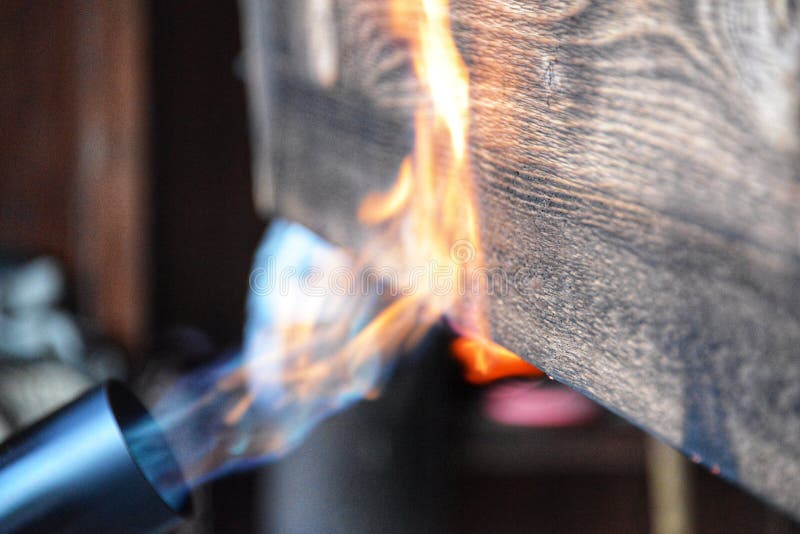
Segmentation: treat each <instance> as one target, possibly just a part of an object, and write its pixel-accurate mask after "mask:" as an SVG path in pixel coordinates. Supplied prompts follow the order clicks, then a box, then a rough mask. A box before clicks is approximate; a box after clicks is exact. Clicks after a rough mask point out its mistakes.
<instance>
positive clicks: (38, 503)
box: [0, 382, 191, 533]
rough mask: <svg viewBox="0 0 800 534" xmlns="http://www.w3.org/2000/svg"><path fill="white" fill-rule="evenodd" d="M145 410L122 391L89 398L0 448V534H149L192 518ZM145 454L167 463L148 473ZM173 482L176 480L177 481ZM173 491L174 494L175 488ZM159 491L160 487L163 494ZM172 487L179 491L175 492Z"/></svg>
mask: <svg viewBox="0 0 800 534" xmlns="http://www.w3.org/2000/svg"><path fill="white" fill-rule="evenodd" d="M142 425H146V426H148V427H149V428H155V422H154V421H153V420H152V418H151V417H150V415H149V414H148V412H147V410H145V408H144V407H143V406H142V405H141V403H140V402H139V401H138V400H137V399H136V397H134V396H133V394H131V393H130V392H129V391H128V390H127V389H125V387H124V386H122V385H121V384H119V383H117V382H109V383H107V384H105V385H103V386H99V387H97V388H95V389H93V390H90V391H89V392H87V393H86V394H84V395H83V396H82V397H80V398H78V399H77V400H75V401H73V402H72V403H70V404H68V405H66V406H65V407H63V408H61V409H60V410H58V411H56V412H55V413H53V414H51V415H50V416H48V417H46V418H45V419H43V420H41V421H39V422H38V423H36V424H34V425H33V426H32V427H30V428H28V429H27V430H25V431H23V432H21V433H19V434H17V435H16V436H13V437H12V438H11V439H9V440H8V441H6V442H5V443H4V444H2V446H0V531H2V532H15V533H16V532H56V531H57V532H152V531H159V530H164V529H167V528H169V527H171V526H174V525H175V524H177V523H179V522H180V521H181V518H182V517H183V516H185V515H187V514H188V513H189V512H190V510H191V497H190V492H189V490H188V488H187V486H186V484H185V483H184V482H183V480H182V479H181V478H178V479H177V482H176V481H175V478H174V477H175V476H176V474H178V473H179V469H178V466H177V463H176V462H175V460H174V458H173V456H172V453H171V451H170V450H169V448H168V446H167V444H166V441H165V440H164V439H163V437H162V435H161V434H160V433H159V432H152V431H148V432H147V433H146V435H147V439H148V443H147V446H146V447H141V446H140V444H139V445H137V446H133V444H132V438H131V435H132V434H131V433H132V432H135V431H136V430H137V429H140V428H142ZM140 450H142V451H150V452H153V451H154V452H155V453H157V454H159V455H160V458H161V459H160V460H159V462H161V463H160V464H159V465H162V466H163V465H164V464H163V462H164V458H166V459H167V461H169V462H171V466H170V469H168V471H169V472H170V474H169V477H167V479H169V478H170V477H172V478H171V484H170V486H168V487H167V486H166V484H165V483H164V480H165V479H164V477H163V475H164V473H154V472H148V471H152V469H151V468H150V467H148V466H151V465H153V462H151V461H149V460H148V459H143V458H138V457H137V451H140ZM177 476H178V477H179V475H177ZM176 484H177V486H176ZM162 486H163V487H162ZM176 487H177V488H178V489H177V490H176Z"/></svg>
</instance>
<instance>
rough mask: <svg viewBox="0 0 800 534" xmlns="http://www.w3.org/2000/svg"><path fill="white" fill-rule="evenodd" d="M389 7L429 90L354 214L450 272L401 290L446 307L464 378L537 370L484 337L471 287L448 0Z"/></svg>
mask: <svg viewBox="0 0 800 534" xmlns="http://www.w3.org/2000/svg"><path fill="white" fill-rule="evenodd" d="M390 17H391V19H390V20H391V25H392V30H393V31H394V32H395V34H396V35H397V36H398V37H400V38H401V39H404V40H406V41H407V42H408V43H409V45H410V49H411V57H412V61H413V65H414V71H415V73H416V76H417V79H418V80H419V83H420V86H421V88H422V90H423V92H424V93H425V94H426V95H427V96H428V97H429V100H427V101H424V102H421V103H420V104H419V105H418V106H417V109H416V111H415V114H414V121H415V127H416V138H415V144H414V151H413V153H412V154H411V155H409V156H408V157H407V158H406V159H405V160H404V161H403V163H402V165H401V167H400V172H399V174H398V178H397V182H396V183H395V186H394V187H393V188H392V189H391V190H390V191H389V192H387V193H385V194H372V195H369V196H367V198H366V199H365V200H364V202H363V203H362V205H361V208H360V210H359V218H360V220H361V221H362V222H363V223H365V224H370V225H383V231H382V232H380V233H379V234H378V237H377V239H378V240H379V241H380V245H383V246H380V245H379V246H378V247H377V249H383V248H385V244H386V243H400V244H401V245H400V249H401V250H399V251H398V253H399V254H400V258H399V260H400V264H402V265H406V266H420V265H431V264H433V265H436V266H437V268H441V267H445V269H443V270H444V271H446V272H449V273H450V274H451V278H452V280H451V282H452V286H453V287H452V291H450V292H448V293H443V292H441V291H435V288H432V287H428V288H427V289H428V291H427V292H424V291H422V292H420V291H419V290H417V292H416V294H414V295H411V296H409V297H407V298H411V299H414V300H417V301H420V302H422V305H423V306H424V308H425V309H426V310H427V313H426V314H425V316H427V317H438V316H440V315H442V314H446V315H448V317H450V319H451V322H452V324H453V325H454V326H455V328H456V329H457V331H458V332H459V334H460V335H461V338H459V339H458V340H457V341H456V342H455V343H453V347H452V349H453V352H454V354H455V355H456V356H457V357H458V358H459V360H461V362H462V363H463V364H464V365H465V368H466V377H467V379H468V380H470V381H473V382H486V381H490V380H494V379H497V378H501V377H504V376H509V375H536V374H541V373H540V372H539V371H538V370H537V369H536V368H535V367H533V366H531V365H530V364H528V363H527V362H525V361H524V360H522V359H521V358H520V357H519V356H517V355H516V354H514V353H512V352H510V351H508V350H507V349H504V348H502V347H500V346H498V345H496V344H494V343H492V342H491V341H490V340H489V328H488V324H487V321H486V317H485V313H484V310H483V304H484V303H483V298H482V291H481V288H479V287H475V281H476V278H477V277H476V276H475V275H476V274H479V273H480V271H481V269H482V268H483V257H482V254H481V246H480V235H479V219H478V213H477V207H476V206H477V203H476V200H475V191H474V184H473V182H472V174H471V172H470V163H469V152H468V134H469V111H470V107H469V73H468V71H467V68H466V65H465V64H464V62H463V60H462V58H461V55H460V54H459V52H458V49H457V48H456V44H455V42H454V40H453V36H452V32H451V28H450V17H449V3H448V1H447V0H391V3H390ZM375 248H376V247H370V248H369V249H367V250H370V249H375ZM470 282H471V283H470ZM398 305H400V303H398Z"/></svg>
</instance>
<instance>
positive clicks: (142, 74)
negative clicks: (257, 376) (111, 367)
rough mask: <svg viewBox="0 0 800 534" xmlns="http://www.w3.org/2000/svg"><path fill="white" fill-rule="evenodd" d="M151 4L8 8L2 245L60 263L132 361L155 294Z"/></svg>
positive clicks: (3, 49) (0, 42)
mask: <svg viewBox="0 0 800 534" xmlns="http://www.w3.org/2000/svg"><path fill="white" fill-rule="evenodd" d="M146 14H147V11H146V4H144V3H142V2H139V1H136V0H114V1H111V2H94V1H89V0H86V1H81V2H74V3H63V2H59V3H53V2H24V1H15V0H14V1H9V2H3V3H2V6H0V25H2V28H0V71H1V72H2V78H1V79H0V102H2V105H0V113H2V117H1V118H0V124H2V128H0V153H2V158H0V243H2V245H3V246H4V247H9V248H16V249H20V250H21V251H22V252H23V253H26V254H51V255H54V256H55V257H57V258H58V259H60V260H61V261H62V262H63V263H64V265H65V266H66V269H67V271H68V273H69V274H70V275H71V276H70V278H71V279H73V280H74V281H75V282H76V294H77V296H78V304H79V311H80V312H81V313H82V314H83V315H84V316H86V317H89V318H90V319H93V320H95V321H96V323H97V324H98V326H99V327H100V328H101V329H102V330H104V331H105V332H106V333H108V334H110V335H111V336H112V337H114V338H115V339H117V340H118V341H120V342H121V343H123V344H124V345H125V346H126V347H127V348H129V349H136V348H138V347H140V346H141V345H142V343H143V342H144V340H145V337H146V335H145V327H146V323H147V308H148V304H147V301H148V283H147V274H146V272H145V271H146V269H147V268H148V265H147V264H148V262H147V254H148V249H147V246H146V245H147V219H148V216H147V214H148V209H147V205H148V198H147V197H148V195H147V188H148V182H149V176H148V172H147V162H148V156H147V152H148V148H147V132H146V130H147V103H148V91H147V85H148V81H147V73H148V67H147V59H146V56H147V33H146V22H145V20H144V18H145V16H146Z"/></svg>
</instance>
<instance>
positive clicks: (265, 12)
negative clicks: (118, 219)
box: [242, 0, 800, 517]
mask: <svg viewBox="0 0 800 534" xmlns="http://www.w3.org/2000/svg"><path fill="white" fill-rule="evenodd" d="M387 4H388V2H384V1H378V0H338V1H334V0H304V1H293V0H292V1H289V0H282V1H278V2H270V1H268V0H243V2H242V7H243V9H242V11H243V28H244V31H245V48H246V65H247V76H248V84H249V89H250V99H251V109H252V111H253V117H252V118H253V130H254V138H255V141H256V154H255V159H256V173H257V192H258V198H259V199H260V203H261V207H262V209H264V210H265V211H267V212H272V211H277V212H278V213H281V214H282V215H285V216H287V217H289V218H292V219H295V220H298V221H300V222H303V223H305V224H306V225H308V226H310V227H311V228H313V229H315V230H317V231H319V232H321V233H322V234H323V235H325V236H326V237H328V238H329V239H332V240H334V241H337V242H339V243H342V244H344V245H357V244H358V241H359V239H360V236H361V232H362V230H361V229H360V227H359V225H358V224H357V223H356V221H355V212H356V207H357V206H358V204H359V202H360V200H361V198H362V196H363V195H364V194H365V193H366V192H367V191H370V190H376V189H385V188H386V187H387V186H388V185H389V184H390V183H391V182H392V181H393V179H394V175H395V173H396V170H397V167H398V165H399V162H400V159H401V158H402V157H403V155H404V154H405V153H406V152H407V151H408V149H409V146H410V142H411V136H412V135H413V132H412V130H411V128H410V120H409V116H410V111H411V109H412V108H413V102H414V98H416V97H415V90H414V81H413V77H412V76H411V74H410V73H411V71H410V68H409V65H408V54H407V52H406V50H405V49H404V46H403V43H402V42H398V41H396V40H393V39H392V37H391V33H390V31H389V28H388V13H387ZM451 4H452V5H451V14H452V22H453V31H454V34H455V36H456V40H457V42H458V45H459V48H460V50H461V53H462V55H463V56H464V58H465V61H466V62H467V65H468V67H469V71H470V75H471V82H470V87H471V91H472V94H471V96H472V128H471V139H470V146H471V158H472V164H473V169H474V173H475V179H476V182H477V184H478V197H479V201H480V208H481V215H482V221H483V222H482V237H483V241H484V246H485V252H486V255H487V257H488V259H489V264H490V266H499V267H502V268H503V269H505V270H506V272H508V273H511V274H513V278H512V280H513V284H511V288H510V290H509V291H506V292H503V294H499V295H494V296H492V298H491V323H492V327H493V334H494V337H495V339H496V340H497V341H499V342H501V343H502V344H504V345H506V346H508V347H509V348H511V349H512V350H514V351H516V352H517V353H519V354H520V355H522V356H523V357H525V358H527V359H529V360H530V361H532V362H533V363H535V364H536V365H537V366H539V367H541V368H542V369H544V370H545V371H546V372H547V373H549V374H551V375H553V376H554V377H555V378H557V379H558V380H560V381H563V382H564V383H567V384H569V385H571V386H573V387H575V388H576V389H578V390H580V391H582V392H584V393H586V394H587V395H589V396H591V397H593V398H595V399H597V400H598V401H600V402H601V403H602V404H604V405H606V406H608V407H610V408H611V409H612V410H614V411H616V412H618V413H620V414H622V415H624V416H625V417H627V418H628V419H630V420H632V421H633V422H635V423H636V424H638V425H640V426H642V427H644V428H646V429H647V430H649V431H650V432H652V433H654V434H656V435H658V436H660V437H662V438H663V439H665V440H666V441H668V442H669V443H671V444H673V445H675V446H678V447H680V448H681V449H682V450H683V451H685V452H686V453H687V454H689V455H693V456H695V457H696V458H699V459H700V460H701V461H702V462H703V463H705V464H706V465H707V466H708V467H710V468H713V469H714V471H716V470H717V469H718V470H719V471H720V472H721V474H722V475H723V476H725V477H728V478H730V479H733V480H736V481H738V482H739V483H741V484H742V485H744V486H745V487H747V488H749V489H750V490H751V491H753V492H755V493H757V494H759V495H761V496H762V497H764V498H766V499H768V500H770V501H772V502H773V503H776V504H777V505H779V506H780V507H782V508H783V509H785V510H787V511H789V512H790V513H791V514H793V515H794V516H795V517H800V352H799V349H798V347H800V233H799V232H800V188H799V185H800V182H799V181H798V180H799V179H800V126H799V125H800V122H799V121H800V115H798V109H799V108H798V96H799V95H800V89H799V86H800V83H799V81H798V80H799V79H800V74H799V71H798V67H799V66H800V18H799V17H798V12H797V6H796V3H795V2H790V1H788V0H753V1H749V0H748V1H745V0H740V1H733V2H731V1H723V0H699V1H679V2H676V1H655V0H653V1H646V2H641V1H634V0H608V1H590V0H575V1H567V0H547V1H539V2H534V1H528V2H525V1H512V0H505V1H501V0H453V1H452V2H451Z"/></svg>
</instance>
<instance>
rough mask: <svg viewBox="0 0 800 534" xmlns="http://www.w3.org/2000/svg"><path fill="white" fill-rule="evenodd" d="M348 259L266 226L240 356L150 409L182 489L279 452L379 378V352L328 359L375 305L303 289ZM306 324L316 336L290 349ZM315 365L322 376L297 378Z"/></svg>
mask: <svg viewBox="0 0 800 534" xmlns="http://www.w3.org/2000/svg"><path fill="white" fill-rule="evenodd" d="M349 262H350V259H349V256H348V255H347V254H346V253H345V252H344V251H343V250H341V249H338V248H336V247H334V246H332V245H330V244H329V243H327V242H326V241H324V240H323V239H321V238H320V237H318V236H317V235H315V234H314V233H313V232H311V231H310V230H308V229H306V228H305V227H303V226H300V225H298V224H294V223H289V222H287V221H283V220H276V221H275V222H273V223H272V225H271V226H270V228H269V230H268V231H267V232H266V234H265V236H264V239H263V240H262V242H261V244H260V246H259V248H258V251H257V252H256V254H255V259H254V263H253V269H252V271H251V277H250V291H249V295H248V299H247V307H246V310H247V319H246V324H245V328H244V342H243V345H242V348H241V350H240V351H238V352H236V353H233V354H229V355H226V357H224V358H222V359H221V360H219V361H218V362H216V363H215V364H213V365H210V366H207V367H204V368H201V369H199V370H197V371H194V372H192V373H190V374H189V375H187V376H184V377H183V378H181V379H180V380H179V381H178V382H177V383H176V384H175V385H174V386H173V387H171V388H170V389H169V390H168V391H167V392H166V393H165V394H163V395H162V397H161V399H160V400H159V402H158V403H157V405H156V406H155V407H154V409H153V410H152V411H153V415H154V417H155V419H156V420H157V421H158V424H159V426H160V427H161V429H162V430H163V432H164V433H165V435H166V437H167V440H168V441H169V442H170V445H171V447H172V448H173V449H174V452H175V456H176V457H177V459H178V462H179V463H180V465H181V468H182V470H183V471H184V474H185V477H186V479H187V481H188V483H189V484H190V485H192V486H196V485H198V484H202V483H203V482H206V481H208V480H210V479H214V478H217V477H219V476H221V475H223V474H227V473H230V472H232V471H238V470H242V469H247V468H249V467H252V466H253V465H254V464H258V463H263V462H266V461H270V460H273V459H275V458H278V457H280V456H282V455H284V454H286V453H287V452H288V451H290V450H292V448H294V447H296V446H297V445H298V444H299V443H300V442H301V441H302V440H303V438H304V437H305V436H306V435H307V434H308V433H309V432H310V431H311V430H312V429H313V428H314V427H315V426H316V425H317V424H318V423H319V422H320V421H322V420H323V419H325V418H326V417H328V416H329V415H330V414H332V413H334V412H336V411H339V410H342V409H344V408H345V407H347V406H349V405H351V404H352V403H354V402H357V401H358V400H360V399H362V398H364V396H365V395H367V394H368V393H369V392H371V391H374V390H375V389H376V388H377V387H379V386H380V385H381V383H382V381H383V380H384V379H385V378H386V375H387V374H388V372H389V369H390V367H391V359H390V358H387V357H385V356H386V355H380V354H376V355H375V356H374V357H372V356H371V357H369V358H365V359H363V360H359V361H358V362H357V363H355V364H354V363H353V362H352V361H344V360H342V361H333V360H332V358H333V355H334V354H336V353H337V351H338V350H339V349H340V348H341V347H342V345H343V344H344V343H346V342H347V341H348V340H350V339H352V338H353V336H354V335H355V334H356V333H358V331H359V330H360V329H361V328H363V326H364V325H365V324H366V323H368V322H369V321H370V320H371V319H372V318H373V317H374V316H375V315H376V314H377V313H378V312H379V311H380V307H381V301H380V299H379V298H378V297H376V296H375V295H374V294H369V293H368V292H366V293H360V294H357V295H352V294H349V295H332V294H331V293H330V292H319V291H316V290H314V291H311V290H309V289H308V287H307V284H306V282H307V281H308V280H307V278H308V277H309V275H310V274H311V273H315V272H330V271H331V270H332V269H335V268H343V267H344V268H347V267H348V266H349ZM343 319H344V320H343ZM308 325H313V328H314V333H315V335H313V336H302V337H303V339H304V340H305V339H306V338H308V340H307V341H303V343H302V344H301V346H300V347H298V346H295V339H294V338H293V335H292V332H293V330H292V328H295V327H297V328H308ZM315 365H317V366H318V367H320V369H324V370H325V371H326V373H320V374H318V375H315V376H313V377H308V378H307V377H305V375H304V374H303V373H304V372H305V370H306V369H307V368H309V367H314V366H315ZM152 430H153V429H143V430H142V432H143V433H144V434H146V433H147V432H149V431H152ZM153 461H154V462H155V461H156V460H153ZM155 470H156V471H157V468H155Z"/></svg>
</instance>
